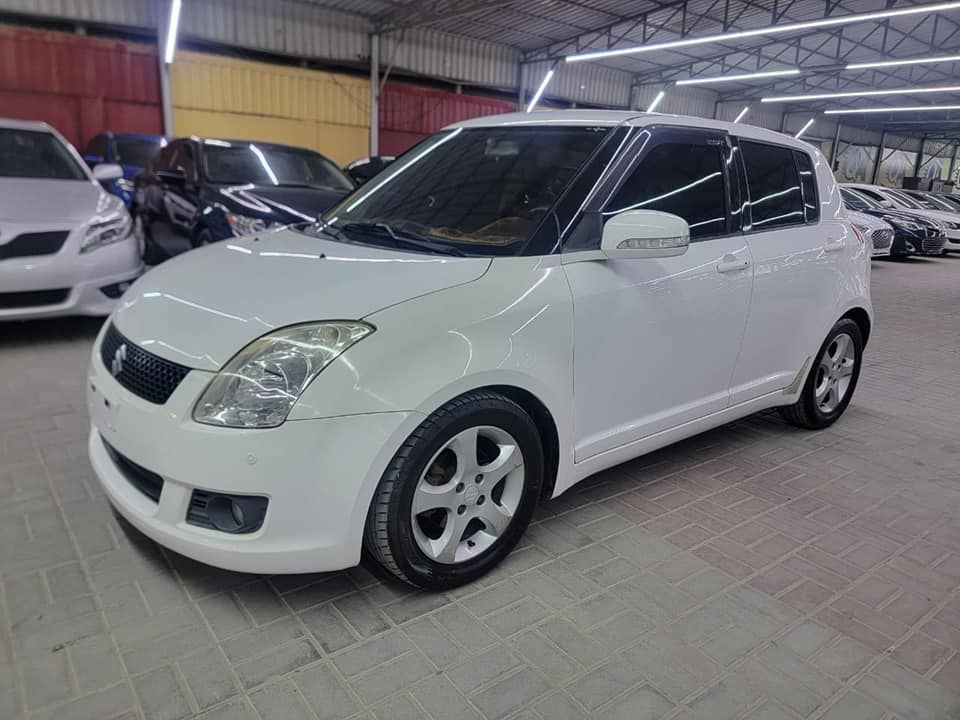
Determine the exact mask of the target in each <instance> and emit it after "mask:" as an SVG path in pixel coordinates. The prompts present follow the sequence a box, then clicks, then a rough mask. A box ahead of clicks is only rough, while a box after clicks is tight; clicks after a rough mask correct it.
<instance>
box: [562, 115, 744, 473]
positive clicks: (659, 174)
mask: <svg viewBox="0 0 960 720" xmlns="http://www.w3.org/2000/svg"><path fill="white" fill-rule="evenodd" d="M645 132H646V131H645ZM730 151H731V148H730V144H729V141H728V139H727V138H726V136H724V135H723V134H719V133H710V134H706V133H702V132H695V131H681V130H676V129H659V130H654V131H653V133H652V134H650V136H649V138H647V140H646V142H644V143H643V147H642V148H641V149H640V150H639V151H638V153H637V154H638V157H637V160H636V162H635V164H634V166H633V168H632V169H628V171H627V172H626V173H625V178H626V179H625V180H624V181H623V182H622V183H621V184H620V185H619V187H618V188H616V189H615V190H613V192H612V194H611V195H610V198H609V200H608V201H606V202H603V201H601V202H602V205H601V207H600V212H601V217H611V216H613V215H615V214H616V213H618V212H621V211H624V210H629V209H647V210H660V211H663V212H669V213H673V214H675V215H679V216H680V217H682V218H684V219H685V220H686V221H687V223H688V224H689V226H690V234H691V243H690V247H689V249H688V250H687V252H686V253H685V254H683V255H680V256H678V257H671V258H658V259H630V260H608V259H603V260H587V261H583V262H567V263H565V265H564V269H565V272H566V273H567V277H568V278H569V282H570V286H571V290H572V293H573V305H574V407H575V418H574V432H575V456H576V461H577V462H579V461H581V460H584V459H586V458H589V457H591V456H593V455H596V454H598V453H601V452H604V451H606V450H611V449H613V448H616V447H619V446H621V445H625V444H627V443H630V442H633V441H636V440H639V439H641V438H644V437H648V436H650V435H653V434H655V433H658V432H661V431H663V430H667V429H669V428H672V427H675V426H678V425H681V424H683V423H686V422H689V421H691V420H695V419H697V418H700V417H703V416H706V415H709V414H711V413H715V412H718V411H720V410H723V409H724V408H725V407H726V406H727V401H728V395H729V393H728V388H729V384H730V378H731V375H732V373H733V369H734V365H735V363H736V360H737V355H738V352H739V350H740V341H741V338H742V335H743V330H744V325H745V322H746V317H747V313H748V310H749V305H750V290H751V283H752V273H753V270H752V265H751V258H750V253H749V250H748V249H747V247H746V244H745V242H744V240H743V238H742V236H741V235H740V228H739V215H738V213H737V211H736V209H737V208H738V206H739V188H738V186H737V178H736V176H735V175H734V176H733V177H732V184H731V177H730V174H729V173H728V166H729V163H728V160H729V158H730ZM570 258H571V259H573V260H575V259H576V255H575V254H573V253H571V255H570Z"/></svg>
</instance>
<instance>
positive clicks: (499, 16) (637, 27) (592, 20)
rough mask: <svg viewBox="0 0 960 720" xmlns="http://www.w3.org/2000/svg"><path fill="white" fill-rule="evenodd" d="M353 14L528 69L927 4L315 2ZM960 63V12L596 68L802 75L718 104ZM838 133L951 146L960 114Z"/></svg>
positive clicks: (944, 74)
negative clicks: (511, 54) (937, 139)
mask: <svg viewBox="0 0 960 720" xmlns="http://www.w3.org/2000/svg"><path fill="white" fill-rule="evenodd" d="M314 2H315V4H318V5H321V6H323V7H327V8H330V9H336V10H340V11H343V12H348V13H352V14H359V15H363V16H364V17H365V18H367V19H368V20H369V21H370V22H371V23H372V24H373V26H374V27H376V28H378V29H380V30H381V31H383V32H400V31H402V30H403V29H404V28H414V27H416V28H431V29H434V30H438V31H442V32H447V33H451V34H456V35H462V36H467V37H471V38H476V39H481V40H488V41H493V42H498V43H501V44H506V45H509V46H511V47H513V48H516V49H517V50H519V51H520V52H522V54H523V58H524V60H525V61H528V62H535V61H543V60H548V61H549V60H559V61H560V62H561V65H560V66H559V71H560V72H562V58H564V57H565V56H567V55H570V54H575V53H579V52H584V51H591V50H606V49H611V48H623V47H631V46H637V45H643V44H647V43H660V42H664V41H670V40H676V39H679V38H683V37H696V36H703V35H713V34H717V33H724V32H729V31H733V30H746V29H754V28H762V27H768V26H770V25H773V24H778V25H779V24H784V23H793V22H802V21H811V20H819V19H822V18H824V17H839V16H842V15H849V14H855V13H865V12H873V11H878V10H885V9H888V8H891V7H893V8H905V7H909V6H912V5H924V4H930V3H908V2H896V1H895V0H894V1H886V0H842V1H840V2H831V0H685V1H681V2H671V1H663V2H660V1H657V0H427V1H423V0H314ZM951 54H960V8H958V9H956V10H950V11H946V12H939V13H921V14H915V15H907V16H902V17H895V18H888V19H885V20H880V21H873V22H864V23H857V24H853V25H846V26H841V27H833V28H819V29H808V30H805V31H801V32H797V33H796V34H793V33H788V34H783V35H776V36H758V37H751V38H745V39H740V40H737V41H736V42H727V43H724V42H717V43H712V44H706V45H699V46H696V47H691V48H682V49H679V48H678V49H672V50H658V51H654V52H646V53H643V54H640V55H622V56H618V57H611V58H604V59H601V60H597V61H596V62H598V63H600V64H602V65H605V66H607V67H612V68H616V69H619V70H622V71H625V72H628V73H630V74H631V75H632V76H633V77H634V80H635V82H636V83H637V84H662V85H664V87H665V88H669V86H671V85H672V84H673V83H674V82H676V81H677V80H682V79H684V78H691V77H704V76H719V75H730V74H744V73H754V72H767V71H772V70H782V69H787V68H800V69H801V71H802V72H801V74H800V75H797V76H790V77H782V78H765V79H763V80H747V81H743V82H726V83H723V84H722V85H706V86H704V87H709V88H711V89H713V90H715V91H717V92H718V93H719V99H720V100H721V101H744V102H745V103H747V102H756V101H758V100H759V99H760V98H761V97H767V96H774V95H789V96H796V95H809V94H822V93H832V92H861V91H866V90H877V89H897V88H911V87H914V88H916V87H929V86H937V85H941V86H942V85H953V84H957V83H958V79H960V63H958V62H944V63H937V64H917V65H905V66H899V67H885V68H874V69H864V70H841V69H842V67H843V66H845V65H848V64H851V63H864V62H872V61H878V60H899V59H913V58H921V57H929V56H944V55H951ZM930 104H936V105H960V92H948V93H938V94H936V95H928V94H910V95H897V96H887V97H875V98H861V97H851V98H841V99H826V100H822V101H816V102H803V103H792V104H791V103H788V104H787V107H786V109H788V110H796V111H805V110H823V109H826V108H852V107H865V106H870V107H893V106H920V105H930ZM842 117H843V122H844V123H849V124H857V125H861V126H863V127H873V128H881V127H882V128H887V129H890V130H894V129H896V130H898V131H903V132H909V133H910V134H912V135H918V134H930V135H931V136H936V135H943V134H945V135H950V136H956V135H957V133H958V132H960V111H956V110H954V111H938V112H897V113H882V114H872V115H844V116H842Z"/></svg>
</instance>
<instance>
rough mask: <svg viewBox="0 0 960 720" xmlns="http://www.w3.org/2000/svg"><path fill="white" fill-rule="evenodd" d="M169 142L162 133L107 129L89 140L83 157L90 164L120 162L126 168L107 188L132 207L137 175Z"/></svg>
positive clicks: (92, 165)
mask: <svg viewBox="0 0 960 720" xmlns="http://www.w3.org/2000/svg"><path fill="white" fill-rule="evenodd" d="M166 144H167V141H166V140H165V139H164V138H163V137H161V136H159V135H135V134H132V133H112V132H103V133H100V134H99V135H97V136H96V137H95V138H93V140H91V141H90V142H89V144H88V145H87V149H86V150H85V151H84V153H83V159H84V160H86V161H87V164H88V165H90V167H94V166H96V165H99V164H100V163H116V164H117V165H119V166H120V167H122V168H123V177H122V178H120V179H119V180H112V181H110V182H109V183H107V184H106V188H107V190H109V191H110V192H112V193H113V194H114V195H117V196H119V197H120V198H121V199H122V200H123V202H124V203H125V204H126V206H127V207H128V208H129V207H130V204H131V202H132V201H133V179H134V178H135V177H136V176H137V175H138V174H139V173H140V171H141V170H143V169H144V168H145V167H146V166H147V163H149V162H150V159H151V158H152V157H153V156H154V155H155V154H156V152H157V151H158V150H159V149H160V148H162V147H163V146H164V145H166Z"/></svg>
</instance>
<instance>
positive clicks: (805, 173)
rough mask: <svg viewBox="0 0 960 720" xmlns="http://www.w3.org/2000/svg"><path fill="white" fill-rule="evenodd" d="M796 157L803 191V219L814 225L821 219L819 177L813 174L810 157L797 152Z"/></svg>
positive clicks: (795, 152)
mask: <svg viewBox="0 0 960 720" xmlns="http://www.w3.org/2000/svg"><path fill="white" fill-rule="evenodd" d="M794 156H795V157H796V159H797V171H798V172H799V173H800V189H801V190H802V191H803V217H804V219H805V220H806V221H807V222H808V223H814V222H817V220H819V219H820V203H819V202H818V201H817V176H816V175H815V174H814V172H813V163H812V162H811V161H810V156H809V155H807V154H806V153H805V152H800V151H799V150H795V151H794Z"/></svg>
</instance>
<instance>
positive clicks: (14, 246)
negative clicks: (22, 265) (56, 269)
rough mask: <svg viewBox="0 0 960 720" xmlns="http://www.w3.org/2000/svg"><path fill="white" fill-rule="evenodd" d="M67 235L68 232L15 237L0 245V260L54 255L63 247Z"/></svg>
mask: <svg viewBox="0 0 960 720" xmlns="http://www.w3.org/2000/svg"><path fill="white" fill-rule="evenodd" d="M69 235H70V232H69V231H68V230H56V231H51V232H36V233H23V234H22V235H17V236H16V237H15V238H13V240H11V241H10V242H8V243H4V244H3V245H0V260H9V259H10V258H18V257H34V256H36V255H54V254H56V253H58V252H60V248H62V247H63V244H64V243H65V242H66V241H67V237H68V236H69Z"/></svg>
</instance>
